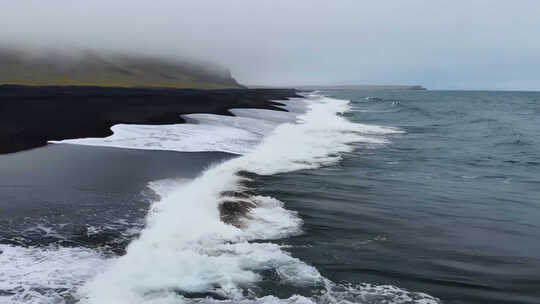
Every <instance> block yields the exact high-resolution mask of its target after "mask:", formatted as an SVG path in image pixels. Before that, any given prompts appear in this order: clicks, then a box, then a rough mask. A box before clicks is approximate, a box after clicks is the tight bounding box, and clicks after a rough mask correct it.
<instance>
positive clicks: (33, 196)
mask: <svg viewBox="0 0 540 304" xmlns="http://www.w3.org/2000/svg"><path fill="white" fill-rule="evenodd" d="M231 157H233V155H232V154H228V153H223V152H169V151H144V150H130V149H117V148H106V147H88V146H77V145H66V144H53V145H48V146H46V147H42V148H38V149H33V150H30V151H23V152H19V153H13V154H7V155H0V172H2V174H0V210H1V211H2V212H1V213H0V243H3V244H16V245H23V246H44V245H49V244H58V245H63V246H83V247H92V248H93V247H100V248H109V249H110V250H112V251H113V252H116V253H122V251H123V250H124V248H125V245H127V243H128V242H129V240H130V239H132V237H133V230H135V231H136V230H137V228H140V226H141V225H142V224H143V221H142V219H143V218H144V216H145V215H146V213H147V210H148V207H149V205H150V202H151V201H153V200H154V199H156V198H157V196H156V194H155V193H154V192H153V191H152V190H150V189H149V188H148V187H147V184H148V182H149V181H155V180H160V179H166V178H173V179H177V178H194V177H196V176H197V175H198V174H199V173H200V172H201V171H202V170H203V169H204V168H205V167H207V166H209V165H211V164H212V163H216V162H219V161H222V160H224V159H228V158H231ZM133 228H136V229H133Z"/></svg>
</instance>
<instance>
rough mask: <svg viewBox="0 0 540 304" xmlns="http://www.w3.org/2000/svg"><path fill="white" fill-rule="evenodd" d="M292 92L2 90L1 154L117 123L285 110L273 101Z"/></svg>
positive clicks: (103, 132)
mask: <svg viewBox="0 0 540 304" xmlns="http://www.w3.org/2000/svg"><path fill="white" fill-rule="evenodd" d="M296 93H297V91H296V90H294V89H221V90H201V89H170V88H109V87H79V86H74V87H73V86H68V87H61V86H54V87H27V86H12V85H1V86H0V109H2V111H1V112H0V154H6V153H13V152H18V151H24V150H29V149H33V148H37V147H41V146H45V145H47V141H51V140H52V141H58V140H64V139H74V138H83V137H107V136H110V135H112V131H111V127H112V126H113V125H116V124H148V125H162V124H181V123H185V121H184V120H183V119H182V118H181V117H180V115H184V114H194V113H206V114H219V115H228V116H234V115H233V114H232V113H231V112H229V110H230V109H232V108H256V109H269V110H276V111H286V110H284V109H283V108H280V107H279V106H280V105H282V104H280V103H279V102H275V101H273V100H286V99H288V98H292V97H299V96H298V95H297V94H296Z"/></svg>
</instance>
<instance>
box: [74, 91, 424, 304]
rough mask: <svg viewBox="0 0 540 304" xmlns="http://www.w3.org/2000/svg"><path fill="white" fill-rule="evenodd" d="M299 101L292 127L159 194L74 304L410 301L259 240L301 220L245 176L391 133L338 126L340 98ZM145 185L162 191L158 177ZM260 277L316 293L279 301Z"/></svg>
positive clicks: (315, 163) (331, 158)
mask: <svg viewBox="0 0 540 304" xmlns="http://www.w3.org/2000/svg"><path fill="white" fill-rule="evenodd" d="M306 103H307V105H308V108H309V110H308V111H307V112H306V113H305V114H301V115H297V117H296V119H295V120H296V123H291V122H286V123H281V124H279V125H278V126H277V127H275V129H273V130H272V131H271V133H270V134H268V135H267V136H266V137H264V138H263V139H262V140H261V142H260V143H259V144H258V145H257V146H255V147H254V148H253V149H252V151H251V152H249V153H245V154H244V155H243V156H240V157H238V158H234V159H231V160H229V161H226V162H224V163H221V164H219V165H216V166H214V167H212V168H209V169H208V170H206V171H205V172H204V173H203V174H202V175H201V176H199V177H198V178H196V179H195V180H193V181H189V182H182V183H179V184H178V185H177V186H176V187H175V189H173V190H171V188H170V187H169V188H168V189H169V190H168V191H164V192H163V191H162V192H161V199H160V200H159V201H157V202H156V203H155V204H154V205H153V207H152V208H151V211H150V213H149V215H148V217H147V227H146V228H145V230H143V231H142V233H141V235H140V238H139V239H137V240H135V241H133V242H132V243H131V244H130V245H129V246H128V248H127V254H126V255H124V256H122V257H120V258H119V259H117V260H116V261H115V262H114V264H113V265H111V266H110V267H109V268H108V269H107V270H106V271H104V272H103V273H101V274H99V275H98V276H96V277H95V278H94V279H93V280H91V281H90V282H89V283H87V284H86V285H85V286H84V288H82V289H81V290H80V292H81V297H82V298H83V299H84V300H83V302H84V303H100V304H107V303H179V302H180V303H181V302H190V301H191V302H197V303H198V302H201V301H202V302H227V301H229V302H230V301H233V302H276V301H283V302H290V303H292V302H313V301H315V302H317V301H323V302H326V301H327V300H328V301H330V300H331V299H332V298H339V297H341V299H342V300H343V299H346V298H351V297H352V298H355V299H356V300H359V299H360V298H358V297H364V298H365V297H366V295H367V294H370V296H371V297H379V299H383V298H384V299H392V300H393V301H394V302H396V303H399V302H400V301H402V300H400V299H402V298H408V299H409V300H410V299H412V298H414V297H412V296H411V295H410V294H408V293H406V292H404V291H402V290H397V289H396V290H395V291H392V288H391V287H373V286H369V287H368V286H367V285H366V286H355V287H345V286H342V285H337V284H334V283H332V282H330V281H329V280H327V279H326V278H324V277H323V276H322V275H321V274H320V273H319V272H318V270H317V269H316V268H314V267H312V266H310V265H308V264H306V263H304V262H303V261H301V260H299V259H297V258H294V257H292V256H291V255H290V254H289V253H288V252H287V251H286V250H285V249H284V248H283V247H282V246H280V245H278V244H276V243H274V242H270V241H269V240H275V239H280V238H283V237H286V236H290V235H295V234H299V233H301V226H302V220H301V219H300V217H298V215H297V214H296V213H295V212H293V211H290V210H287V209H285V208H284V203H283V202H281V201H279V200H277V199H276V198H272V197H266V196H260V195H257V194H256V189H251V188H249V187H248V186H246V183H245V181H246V180H247V179H249V176H250V174H258V175H272V174H276V173H281V172H289V171H292V170H301V169H313V168H318V167H320V166H325V165H329V164H333V163H336V162H337V161H339V159H340V154H341V153H343V152H347V151H350V150H351V149H352V147H351V146H350V145H348V143H352V142H359V141H361V142H368V143H372V144H382V143H385V142H386V141H385V140H383V139H382V138H380V137H376V136H367V135H366V134H386V133H394V132H397V130H395V129H389V128H382V127H370V126H364V125H358V124H353V123H350V122H348V121H347V120H345V119H344V118H343V117H341V116H340V115H339V113H343V112H344V111H346V110H348V102H346V101H342V100H336V99H330V98H325V97H320V96H310V98H308V99H307V100H306ZM259 113H260V112H259ZM199 118H200V117H199ZM251 118H254V116H251ZM151 186H153V187H156V186H157V187H158V188H160V189H163V187H161V185H160V183H154V184H152V185H151ZM158 191H159V190H158ZM268 272H270V273H272V274H271V275H268ZM268 280H270V281H275V282H274V283H275V284H278V285H284V286H290V288H293V289H299V290H300V289H302V288H308V289H317V288H318V289H322V290H325V292H324V293H323V295H322V296H320V295H318V296H316V297H310V296H300V295H292V296H291V297H289V298H285V299H281V300H280V299H279V298H277V297H276V296H273V295H271V296H266V297H265V296H261V295H260V294H258V291H257V290H258V287H257V283H261V282H263V281H268ZM381 297H382V298H381ZM411 297H412V298H411ZM368 298H369V296H368ZM421 298H422V299H424V300H425V299H430V298H429V297H428V296H421Z"/></svg>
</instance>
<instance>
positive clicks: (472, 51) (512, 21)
mask: <svg viewBox="0 0 540 304" xmlns="http://www.w3.org/2000/svg"><path fill="white" fill-rule="evenodd" d="M0 8H1V9H0V29H1V30H0V46H10V45H17V46H22V47H24V48H25V49H27V50H33V51H39V50H43V49H47V48H61V49H92V50H98V51H99V50H107V51H121V52H130V53H141V54H145V55H154V56H164V57H171V58H186V57H188V58H192V57H196V58H199V59H204V60H210V61H213V62H216V63H219V64H221V65H224V66H226V67H228V68H229V69H230V70H231V72H232V74H233V76H234V77H235V78H236V79H237V80H238V81H239V82H241V83H243V84H248V85H271V86H296V85H332V84H339V85H342V84H350V85H354V84H380V85H392V84H403V85H409V84H411V85H412V84H420V85H423V86H425V87H427V88H429V89H464V90H467V89H491V90H497V89H503V90H540V1H538V0H512V1H508V0H489V1H488V0H452V1H442V0H430V1H428V0H406V1H405V0H387V1H368V0H325V1H322V0H227V1H224V0H190V1H182V0H152V1H147V0H144V1H143V0H129V1H125V0H85V1H73V0H47V1H43V0H17V1H13V0H0Z"/></svg>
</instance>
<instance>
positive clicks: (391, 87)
mask: <svg viewBox="0 0 540 304" xmlns="http://www.w3.org/2000/svg"><path fill="white" fill-rule="evenodd" d="M296 88H297V89H300V90H370V91H378V90H381V91H382V90H420V91H425V90H427V89H426V88H424V87H422V86H420V85H327V86H324V85H322V86H299V87H296Z"/></svg>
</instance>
